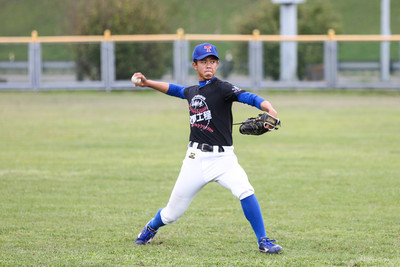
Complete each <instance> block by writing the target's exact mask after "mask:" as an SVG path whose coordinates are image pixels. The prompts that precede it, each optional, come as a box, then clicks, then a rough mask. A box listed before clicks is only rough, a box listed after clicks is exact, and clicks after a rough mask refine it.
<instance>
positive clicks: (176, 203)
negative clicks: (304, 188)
mask: <svg viewBox="0 0 400 267" xmlns="http://www.w3.org/2000/svg"><path fill="white" fill-rule="evenodd" d="M209 182H217V183H219V184H220V185H222V186H223V187H225V188H227V189H229V190H231V192H232V194H233V195H234V196H235V197H236V198H238V199H239V200H242V199H244V198H246V197H248V196H250V195H252V194H254V188H253V187H252V186H251V184H250V183H249V180H248V177H247V174H246V173H245V171H244V170H243V168H242V167H241V166H240V165H239V162H238V160H237V157H236V155H235V154H234V152H233V146H224V152H218V146H214V152H203V151H201V150H200V149H197V143H194V145H193V147H188V150H187V152H186V157H185V159H184V160H183V164H182V167H181V171H180V173H179V176H178V179H177V181H176V183H175V186H174V189H173V190H172V193H171V196H170V199H169V201H168V204H167V206H166V207H165V208H164V209H163V210H162V211H161V219H162V221H163V223H164V224H171V223H174V222H175V221H177V220H178V219H179V218H180V217H181V216H182V215H183V214H184V213H185V211H186V210H187V208H188V207H189V205H190V203H191V202H192V200H193V199H194V197H195V196H196V195H197V193H199V192H200V190H201V189H202V188H203V187H204V186H205V185H206V184H208V183H209Z"/></svg>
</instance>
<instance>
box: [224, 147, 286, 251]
mask: <svg viewBox="0 0 400 267" xmlns="http://www.w3.org/2000/svg"><path fill="white" fill-rule="evenodd" d="M229 158H231V159H230V161H231V162H230V163H229V164H225V166H229V169H227V171H226V172H225V173H224V174H223V175H221V176H220V177H219V178H218V180H217V182H218V183H219V184H221V185H222V186H224V187H225V188H227V189H229V190H231V192H232V194H233V195H234V196H236V197H237V198H238V199H239V200H240V203H241V205H242V209H243V213H244V215H245V217H246V219H247V220H248V221H249V222H250V225H251V227H252V228H253V231H254V233H255V235H256V237H257V242H258V245H259V250H260V251H261V252H267V253H280V252H281V251H282V247H281V246H279V245H276V244H274V243H272V242H273V241H275V240H270V239H269V238H268V237H267V235H266V232H265V226H264V220H263V217H262V213H261V208H260V205H259V203H258V200H257V198H256V196H255V195H254V189H253V187H252V186H251V184H250V182H249V180H248V177H247V174H246V173H245V171H244V170H243V168H242V167H241V166H240V164H239V163H238V161H237V158H236V156H235V155H233V156H231V157H226V159H228V160H229Z"/></svg>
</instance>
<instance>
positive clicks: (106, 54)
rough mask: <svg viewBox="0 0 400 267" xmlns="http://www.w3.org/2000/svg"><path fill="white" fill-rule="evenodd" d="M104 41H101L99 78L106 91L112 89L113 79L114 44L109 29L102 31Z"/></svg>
mask: <svg viewBox="0 0 400 267" xmlns="http://www.w3.org/2000/svg"><path fill="white" fill-rule="evenodd" d="M104 39H105V41H103V42H101V44H100V47H101V49H100V50H101V52H100V53H101V80H102V82H103V83H104V87H105V89H106V91H107V92H109V91H111V90H112V84H113V82H114V80H115V45H114V42H112V41H110V40H111V32H110V30H105V31H104Z"/></svg>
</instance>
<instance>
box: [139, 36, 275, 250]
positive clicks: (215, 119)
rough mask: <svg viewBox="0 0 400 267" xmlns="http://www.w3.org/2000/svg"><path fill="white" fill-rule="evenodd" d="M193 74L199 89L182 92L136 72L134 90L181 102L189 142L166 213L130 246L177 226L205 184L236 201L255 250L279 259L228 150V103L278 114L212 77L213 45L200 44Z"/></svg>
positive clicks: (215, 61) (251, 193)
mask: <svg viewBox="0 0 400 267" xmlns="http://www.w3.org/2000/svg"><path fill="white" fill-rule="evenodd" d="M192 66H193V68H194V69H195V70H196V71H197V75H198V79H199V84H198V85H193V86H190V87H183V86H179V85H175V84H172V83H166V82H159V81H153V80H149V79H146V77H145V76H144V75H143V74H142V73H140V72H137V73H135V74H134V75H133V77H132V81H133V82H134V83H135V86H142V87H151V88H153V89H156V90H158V91H160V92H162V93H165V94H167V95H170V96H175V97H179V98H182V99H186V100H187V101H188V104H189V112H190V138H189V144H188V149H187V152H186V157H185V159H184V161H183V163H182V167H181V171H180V173H179V176H178V179H177V181H176V183H175V186H174V189H173V190H172V193H171V196H170V199H169V201H168V204H167V206H166V207H164V208H162V209H160V210H159V211H158V212H157V213H156V215H155V217H154V218H153V219H152V220H150V221H149V222H148V223H147V224H146V226H145V227H144V228H143V230H142V231H141V232H140V233H139V235H138V237H137V239H136V241H135V243H136V244H139V245H145V244H147V243H149V242H150V241H151V240H152V239H153V237H154V236H155V234H156V233H157V231H158V229H159V228H160V227H162V226H164V225H167V224H172V223H174V222H176V221H177V220H178V219H179V218H180V217H181V216H182V215H183V214H184V212H185V211H186V209H187V208H188V207H189V205H190V203H191V202H192V200H193V199H194V197H195V196H196V195H197V193H199V191H200V190H201V189H202V188H203V187H204V186H205V185H206V184H208V183H209V182H217V183H219V184H220V185H222V186H223V187H225V188H227V189H228V190H230V191H231V192H232V194H233V195H234V196H235V197H236V198H238V199H239V200H240V203H241V205H242V209H243V212H244V215H245V217H246V218H247V220H248V221H249V222H250V224H251V226H252V228H253V230H254V233H255V235H256V237H257V243H258V249H259V250H260V251H261V252H266V253H280V252H282V247H281V246H279V245H277V244H274V243H273V242H274V241H275V240H271V239H269V238H268V237H267V235H266V232H265V228H264V221H263V218H262V215H261V209H260V205H259V203H258V200H257V198H256V196H255V195H254V189H253V187H252V186H251V184H250V183H249V180H248V178H247V175H246V173H245V172H244V170H243V169H242V167H241V166H240V165H239V163H238V160H237V157H236V155H235V153H234V152H233V146H232V143H233V142H232V103H233V102H241V103H246V104H249V105H251V106H254V107H257V108H258V109H260V110H263V111H266V112H268V113H269V114H271V115H272V116H274V117H277V116H276V115H277V113H276V111H275V109H274V108H273V107H272V105H271V104H270V103H269V102H268V101H267V100H264V99H263V98H261V97H259V96H257V95H255V94H252V93H249V92H246V91H244V90H242V89H240V88H238V87H236V86H234V85H232V84H230V83H228V82H225V81H222V80H220V79H218V78H217V77H215V73H216V71H217V68H218V66H219V57H218V53H217V49H216V47H215V46H214V45H212V44H208V43H204V44H200V45H198V46H196V48H195V49H194V51H193V62H192Z"/></svg>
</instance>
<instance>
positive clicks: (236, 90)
mask: <svg viewBox="0 0 400 267" xmlns="http://www.w3.org/2000/svg"><path fill="white" fill-rule="evenodd" d="M232 91H233V92H235V93H237V92H240V91H242V89H240V88H239V87H237V86H233V87H232Z"/></svg>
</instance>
